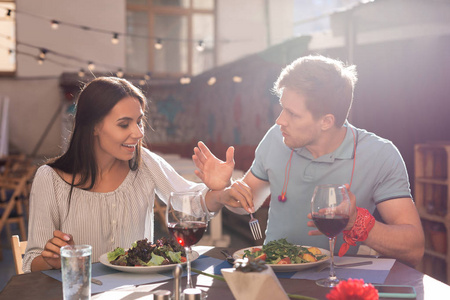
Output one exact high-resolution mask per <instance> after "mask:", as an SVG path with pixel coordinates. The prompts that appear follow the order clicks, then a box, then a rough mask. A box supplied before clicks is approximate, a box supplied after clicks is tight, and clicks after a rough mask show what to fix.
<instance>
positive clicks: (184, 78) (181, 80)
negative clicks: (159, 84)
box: [180, 76, 191, 84]
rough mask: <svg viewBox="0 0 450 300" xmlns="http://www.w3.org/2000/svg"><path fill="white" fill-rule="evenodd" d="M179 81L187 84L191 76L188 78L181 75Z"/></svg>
mask: <svg viewBox="0 0 450 300" xmlns="http://www.w3.org/2000/svg"><path fill="white" fill-rule="evenodd" d="M180 83H181V84H189V83H191V78H189V77H187V76H183V77H181V78H180Z"/></svg>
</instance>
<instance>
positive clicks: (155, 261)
mask: <svg viewBox="0 0 450 300" xmlns="http://www.w3.org/2000/svg"><path fill="white" fill-rule="evenodd" d="M164 260H165V258H164V257H162V256H159V255H156V254H155V253H152V259H150V260H149V261H148V263H147V264H146V265H147V266H160V265H162V263H163V262H164Z"/></svg>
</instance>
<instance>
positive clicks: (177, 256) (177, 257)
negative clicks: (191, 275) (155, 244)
mask: <svg viewBox="0 0 450 300" xmlns="http://www.w3.org/2000/svg"><path fill="white" fill-rule="evenodd" d="M167 256H168V257H169V259H170V260H171V261H173V262H174V263H180V262H181V252H173V251H168V252H167Z"/></svg>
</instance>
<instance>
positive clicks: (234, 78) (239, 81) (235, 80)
mask: <svg viewBox="0 0 450 300" xmlns="http://www.w3.org/2000/svg"><path fill="white" fill-rule="evenodd" d="M233 82H236V83H241V82H242V77H241V76H234V77H233Z"/></svg>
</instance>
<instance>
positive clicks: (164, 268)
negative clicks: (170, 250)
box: [99, 251, 200, 273]
mask: <svg viewBox="0 0 450 300" xmlns="http://www.w3.org/2000/svg"><path fill="white" fill-rule="evenodd" d="M107 255H108V253H104V254H102V255H101V256H100V259H99V261H100V263H102V264H103V265H105V266H107V267H110V268H113V269H116V270H119V271H122V272H128V273H162V272H167V271H170V270H172V269H173V268H175V266H176V265H177V264H170V265H163V266H148V267H130V266H117V265H113V264H111V263H110V262H109V261H108V257H107ZM199 256H200V255H199V254H198V252H196V251H192V256H191V262H193V261H194V260H196V259H197V258H198V257H199ZM185 264H186V263H185V262H184V263H182V264H181V265H183V266H184V265H185Z"/></svg>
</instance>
